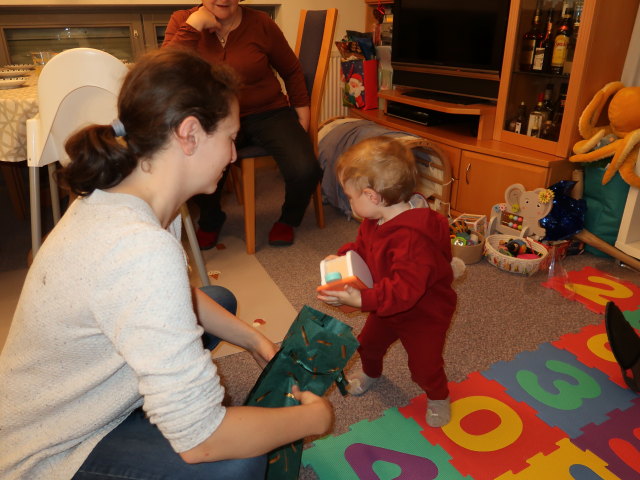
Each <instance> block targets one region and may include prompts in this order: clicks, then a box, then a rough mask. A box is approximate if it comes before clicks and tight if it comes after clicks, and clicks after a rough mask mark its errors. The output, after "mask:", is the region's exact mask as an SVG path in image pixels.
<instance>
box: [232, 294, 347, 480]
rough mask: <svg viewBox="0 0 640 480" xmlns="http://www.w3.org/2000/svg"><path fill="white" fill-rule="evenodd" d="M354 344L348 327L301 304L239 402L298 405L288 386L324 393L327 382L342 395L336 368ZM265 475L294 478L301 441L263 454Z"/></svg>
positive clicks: (272, 479)
mask: <svg viewBox="0 0 640 480" xmlns="http://www.w3.org/2000/svg"><path fill="white" fill-rule="evenodd" d="M357 348H358V341H357V340H356V339H355V337H354V336H353V333H352V330H351V327H349V326H348V325H345V324H344V323H342V322H341V321H339V320H337V319H335V318H333V317H331V316H329V315H326V314H324V313H322V312H319V311H318V310H315V309H313V308H311V307H309V306H307V305H305V306H303V307H302V310H300V313H299V314H298V316H297V317H296V319H295V320H294V321H293V324H292V325H291V328H289V331H288V332H287V335H286V336H285V338H284V340H283V341H282V346H281V348H280V350H279V351H278V353H277V354H276V355H275V356H274V357H273V358H272V359H271V361H270V362H269V363H268V364H267V366H266V367H265V368H264V370H263V371H262V374H261V375H260V377H259V378H258V381H257V382H256V384H255V386H254V387H253V389H252V390H251V392H250V393H249V396H248V398H247V400H246V402H245V405H250V406H256V407H285V406H292V405H298V404H299V403H298V401H297V400H296V399H295V398H293V395H291V387H292V386H293V385H298V386H299V387H300V390H309V391H311V392H313V393H315V394H316V395H324V393H325V392H326V391H327V389H328V388H329V387H330V386H331V384H332V383H333V382H336V383H337V384H338V387H339V388H340V391H341V392H342V394H343V395H345V394H346V390H345V387H346V379H345V378H344V374H343V371H342V369H343V368H344V366H345V365H346V363H347V361H348V360H349V358H351V355H353V353H354V352H355V351H356V349H357ZM268 457H269V463H268V467H267V477H266V478H267V479H270V480H289V479H291V480H294V479H297V478H298V473H299V470H300V461H301V458H302V440H298V441H296V442H294V443H292V444H289V445H285V446H282V447H280V448H278V449H276V450H274V451H272V452H270V453H269V455H268Z"/></svg>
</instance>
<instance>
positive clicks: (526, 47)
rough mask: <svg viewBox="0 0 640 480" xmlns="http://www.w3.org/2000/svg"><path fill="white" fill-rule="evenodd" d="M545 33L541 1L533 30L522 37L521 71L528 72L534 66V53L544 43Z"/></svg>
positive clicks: (532, 26) (536, 12)
mask: <svg viewBox="0 0 640 480" xmlns="http://www.w3.org/2000/svg"><path fill="white" fill-rule="evenodd" d="M543 36H544V33H543V32H542V30H541V28H540V1H538V3H537V5H536V10H535V12H534V14H533V20H532V21H531V28H530V29H529V30H528V31H527V32H526V33H525V34H524V35H523V36H522V48H521V50H520V71H523V72H528V71H529V70H531V65H532V64H533V53H534V51H535V49H536V47H537V46H538V44H539V43H540V42H541V41H542V38H543Z"/></svg>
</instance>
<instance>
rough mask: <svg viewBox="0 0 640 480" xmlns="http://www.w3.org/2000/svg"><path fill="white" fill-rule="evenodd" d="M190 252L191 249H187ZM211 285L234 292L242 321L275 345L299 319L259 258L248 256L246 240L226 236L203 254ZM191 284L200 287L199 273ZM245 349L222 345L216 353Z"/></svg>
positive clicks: (223, 353)
mask: <svg viewBox="0 0 640 480" xmlns="http://www.w3.org/2000/svg"><path fill="white" fill-rule="evenodd" d="M186 250H187V251H189V250H188V246H187V247H186ZM203 257H204V261H205V263H206V267H207V271H208V273H209V279H210V281H211V285H220V286H223V287H226V288H228V289H229V290H231V291H232V292H233V293H234V295H235V296H236V298H237V300H238V312H237V315H238V317H239V318H241V319H243V320H244V321H246V322H247V323H249V324H250V325H252V326H253V327H254V328H259V329H260V330H261V331H262V333H264V334H265V335H266V336H267V337H268V338H269V339H270V340H271V341H273V342H275V343H279V342H281V341H282V339H283V338H284V336H285V335H286V333H287V331H288V330H289V327H290V326H291V324H292V323H293V320H294V319H295V318H296V315H297V313H298V312H296V311H295V310H294V308H293V306H292V305H291V303H289V301H288V300H287V298H286V297H285V296H284V294H283V293H282V291H281V290H280V289H279V288H278V286H277V285H276V284H275V283H274V282H273V280H272V279H271V277H270V276H269V274H268V273H267V271H266V270H265V269H264V268H263V267H262V265H261V264H260V262H259V261H258V259H257V258H256V257H255V255H248V254H247V252H246V249H245V244H244V240H242V239H241V238H238V237H235V236H230V235H226V236H225V235H223V236H221V238H220V242H219V244H218V247H217V248H213V249H211V250H207V251H204V252H203ZM191 282H192V284H193V285H200V281H199V279H198V272H197V271H196V269H192V271H191ZM241 351H243V350H242V349H240V348H238V347H236V346H235V345H231V344H230V343H227V342H222V343H221V344H220V345H219V346H218V347H217V348H216V349H215V350H214V351H213V358H219V357H223V356H226V355H230V354H233V353H238V352H241Z"/></svg>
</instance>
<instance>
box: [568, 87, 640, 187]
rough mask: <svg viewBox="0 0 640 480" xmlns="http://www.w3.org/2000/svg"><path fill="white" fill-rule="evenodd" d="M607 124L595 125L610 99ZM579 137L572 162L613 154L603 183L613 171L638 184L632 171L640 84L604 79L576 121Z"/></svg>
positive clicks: (638, 146) (638, 144)
mask: <svg viewBox="0 0 640 480" xmlns="http://www.w3.org/2000/svg"><path fill="white" fill-rule="evenodd" d="M609 99H610V102H609V109H608V118H609V125H599V126H598V125H596V122H597V121H598V118H599V117H600V113H601V112H602V109H603V108H604V107H605V105H606V104H607V101H609ZM578 128H579V131H580V135H581V136H582V138H583V139H584V140H580V141H579V142H577V143H576V144H575V145H574V146H573V152H574V153H575V155H573V156H571V157H570V158H569V160H570V161H571V162H594V161H596V160H601V159H604V158H607V157H611V156H613V159H612V160H611V162H610V163H609V165H608V166H607V169H606V171H605V174H604V176H603V178H602V184H603V185H605V184H606V183H608V182H609V180H611V179H612V178H613V176H614V175H615V174H616V172H618V171H619V172H620V176H621V177H622V178H623V179H624V181H625V182H627V183H628V184H629V185H631V186H634V187H636V188H640V178H639V177H638V176H637V175H636V173H635V165H636V159H637V157H638V152H639V151H640V87H625V86H624V84H623V83H622V82H610V83H607V84H606V85H605V86H604V87H603V88H602V89H601V90H599V91H598V92H597V93H596V94H595V96H594V97H593V99H592V100H591V101H590V102H589V104H588V105H587V107H586V108H585V110H584V112H582V115H581V116H580V119H579V121H578Z"/></svg>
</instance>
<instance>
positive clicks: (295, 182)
mask: <svg viewBox="0 0 640 480" xmlns="http://www.w3.org/2000/svg"><path fill="white" fill-rule="evenodd" d="M240 1H242V0H227V1H224V2H220V1H217V0H203V1H202V5H198V6H195V7H192V8H189V9H187V10H178V11H176V12H174V13H173V15H172V16H171V19H170V20H169V24H168V25H167V29H166V32H165V37H164V42H163V44H162V47H163V48H167V47H170V48H187V49H189V50H193V51H196V52H198V53H200V54H201V55H202V57H203V58H205V59H206V60H207V61H209V62H211V63H212V64H221V63H223V64H226V65H229V66H231V67H232V68H233V69H234V70H235V71H236V72H238V75H239V76H240V79H241V81H242V87H241V91H240V116H241V130H240V135H239V136H238V144H239V146H241V147H245V146H249V145H257V146H260V147H262V148H264V150H266V151H267V152H268V153H269V155H271V156H272V157H273V158H274V159H275V161H276V163H277V164H278V168H279V169H280V173H281V174H282V177H283V178H284V182H285V194H284V202H283V204H282V210H281V213H280V217H279V218H278V220H277V221H276V222H275V223H274V224H273V227H272V228H271V230H270V231H269V236H268V240H269V244H270V245H274V246H288V245H291V244H293V242H294V227H298V226H299V225H300V223H301V222H302V218H303V217H304V214H305V210H306V209H307V206H308V205H309V201H310V200H311V195H312V194H313V192H314V190H315V188H316V186H317V185H318V182H319V181H320V179H321V178H322V170H321V168H320V164H319V163H318V159H317V158H316V155H315V152H314V148H313V145H312V143H311V139H310V137H309V134H308V133H307V130H308V129H309V121H310V115H311V113H310V108H309V105H310V100H309V93H308V92H307V86H306V83H305V79H304V74H303V73H302V67H301V66H300V62H299V61H298V57H296V55H295V53H294V52H293V50H291V47H290V46H289V44H288V43H287V40H286V38H285V36H284V34H283V33H282V31H281V30H280V28H279V27H278V25H276V23H275V22H274V21H273V20H271V19H270V18H269V16H268V15H267V14H266V13H264V12H260V11H257V10H254V9H251V8H245V7H241V6H240V5H238V2H240ZM276 73H277V74H278V75H279V76H280V77H281V78H282V81H283V82H284V85H285V88H286V92H287V93H286V95H285V93H284V92H283V91H282V86H281V84H280V81H279V80H278V77H277V76H276ZM223 182H224V177H223V180H222V181H221V182H219V183H220V184H221V185H222V183H223ZM221 192H222V189H221V188H218V190H217V193H214V194H213V195H199V196H197V197H196V198H195V199H194V200H195V201H196V203H197V204H198V207H199V208H200V217H199V219H198V226H199V228H198V231H197V232H196V234H197V236H198V243H199V244H200V248H201V249H202V250H206V249H209V248H213V247H214V246H215V245H216V243H217V242H218V238H219V235H220V231H221V229H222V225H223V224H224V222H225V219H226V214H225V213H224V212H223V211H222V208H221V205H220V196H221Z"/></svg>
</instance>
